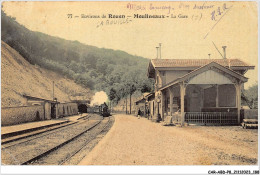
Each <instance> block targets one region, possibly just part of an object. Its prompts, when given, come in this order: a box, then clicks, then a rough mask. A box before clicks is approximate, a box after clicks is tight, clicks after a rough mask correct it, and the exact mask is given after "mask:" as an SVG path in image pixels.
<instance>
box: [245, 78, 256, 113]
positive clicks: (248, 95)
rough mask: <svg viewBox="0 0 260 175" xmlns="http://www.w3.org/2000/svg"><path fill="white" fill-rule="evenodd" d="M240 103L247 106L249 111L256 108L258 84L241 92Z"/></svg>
mask: <svg viewBox="0 0 260 175" xmlns="http://www.w3.org/2000/svg"><path fill="white" fill-rule="evenodd" d="M241 99H242V103H243V104H244V105H248V106H249V107H250V108H251V109H252V108H257V104H258V103H257V102H258V84H257V83H255V84H254V85H252V86H250V87H249V88H248V89H247V90H244V91H243V92H242V96H241Z"/></svg>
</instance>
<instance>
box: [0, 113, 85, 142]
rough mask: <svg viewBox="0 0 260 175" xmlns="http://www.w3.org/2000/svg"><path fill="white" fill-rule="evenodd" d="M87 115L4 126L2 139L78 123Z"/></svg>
mask: <svg viewBox="0 0 260 175" xmlns="http://www.w3.org/2000/svg"><path fill="white" fill-rule="evenodd" d="M86 116H87V114H82V115H73V116H67V117H63V118H59V119H52V120H44V121H38V122H30V123H23V124H18V125H12V126H2V127H1V137H2V139H3V138H4V137H6V136H8V135H18V134H21V133H26V132H31V131H34V130H38V129H42V128H47V127H51V126H55V125H61V124H64V123H68V122H69V121H77V120H79V119H81V118H83V117H86Z"/></svg>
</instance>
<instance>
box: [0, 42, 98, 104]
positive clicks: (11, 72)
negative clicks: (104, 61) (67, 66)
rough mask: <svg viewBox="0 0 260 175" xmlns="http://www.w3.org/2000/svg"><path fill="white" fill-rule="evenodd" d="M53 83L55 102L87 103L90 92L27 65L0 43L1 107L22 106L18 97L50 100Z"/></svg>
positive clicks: (10, 49)
mask: <svg viewBox="0 0 260 175" xmlns="http://www.w3.org/2000/svg"><path fill="white" fill-rule="evenodd" d="M53 81H54V82H55V86H54V89H55V90H54V91H55V97H56V98H57V99H58V101H59V102H68V101H70V100H74V99H88V100H90V99H91V97H92V96H93V93H92V91H91V90H89V89H86V88H83V87H81V86H79V85H78V84H76V83H75V82H74V81H73V80H71V79H67V78H64V77H63V76H61V75H59V74H57V73H55V72H53V71H49V70H46V69H43V68H40V67H38V66H34V65H31V64H30V63H29V62H28V61H26V60H25V59H24V58H23V57H22V56H21V55H20V54H19V53H18V52H16V51H15V50H14V49H13V48H11V47H10V46H8V45H7V44H6V43H5V42H3V41H2V42H1V105H2V107H10V106H22V105H25V103H26V99H25V98H23V97H22V95H25V94H26V95H30V96H34V97H39V98H44V99H52V92H53V91H52V87H53Z"/></svg>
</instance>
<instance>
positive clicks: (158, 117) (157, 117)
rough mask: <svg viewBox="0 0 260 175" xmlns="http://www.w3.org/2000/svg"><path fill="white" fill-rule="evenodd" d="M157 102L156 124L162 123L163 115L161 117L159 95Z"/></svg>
mask: <svg viewBox="0 0 260 175" xmlns="http://www.w3.org/2000/svg"><path fill="white" fill-rule="evenodd" d="M156 102H157V104H158V107H157V108H158V111H157V116H156V122H159V121H161V115H160V110H159V105H160V102H161V97H160V96H159V95H158V96H157V99H156Z"/></svg>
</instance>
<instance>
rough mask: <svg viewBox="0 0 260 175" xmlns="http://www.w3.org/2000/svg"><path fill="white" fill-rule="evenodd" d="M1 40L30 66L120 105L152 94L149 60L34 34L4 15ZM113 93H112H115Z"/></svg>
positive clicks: (2, 16)
mask: <svg viewBox="0 0 260 175" xmlns="http://www.w3.org/2000/svg"><path fill="white" fill-rule="evenodd" d="M1 19H2V21H1V22H2V23H1V24H2V28H1V32H2V33H1V36H2V40H3V41H4V42H6V43H7V44H8V45H10V46H11V47H13V48H14V49H15V50H16V51H18V52H19V53H20V54H21V55H22V56H23V57H24V58H25V59H26V60H27V61H29V62H30V63H31V64H37V65H39V66H41V67H43V68H46V69H49V70H52V71H55V72H57V73H60V74H62V75H64V76H66V77H68V78H71V79H73V80H74V81H75V82H76V83H78V84H81V85H83V86H85V87H88V88H91V89H95V90H97V91H100V90H103V91H105V92H106V93H107V94H110V93H111V91H112V93H113V94H111V95H112V96H111V98H113V99H111V100H114V101H116V102H117V101H118V100H120V99H121V98H123V97H125V96H126V95H128V94H133V92H134V91H141V92H147V91H152V84H153V83H152V81H151V80H149V79H148V78H147V76H146V71H147V66H148V62H149V60H148V59H145V58H142V57H138V56H133V55H130V54H128V53H126V52H123V51H119V50H116V51H115V50H111V49H104V48H97V47H94V46H89V45H85V44H81V43H80V42H78V41H68V40H65V39H61V38H58V37H53V36H49V35H46V34H43V33H40V32H33V31H30V30H28V29H27V28H25V27H24V26H22V25H20V24H18V23H17V22H16V21H15V18H11V17H8V16H6V14H5V13H4V12H3V11H2V14H1ZM112 89H113V90H112Z"/></svg>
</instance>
